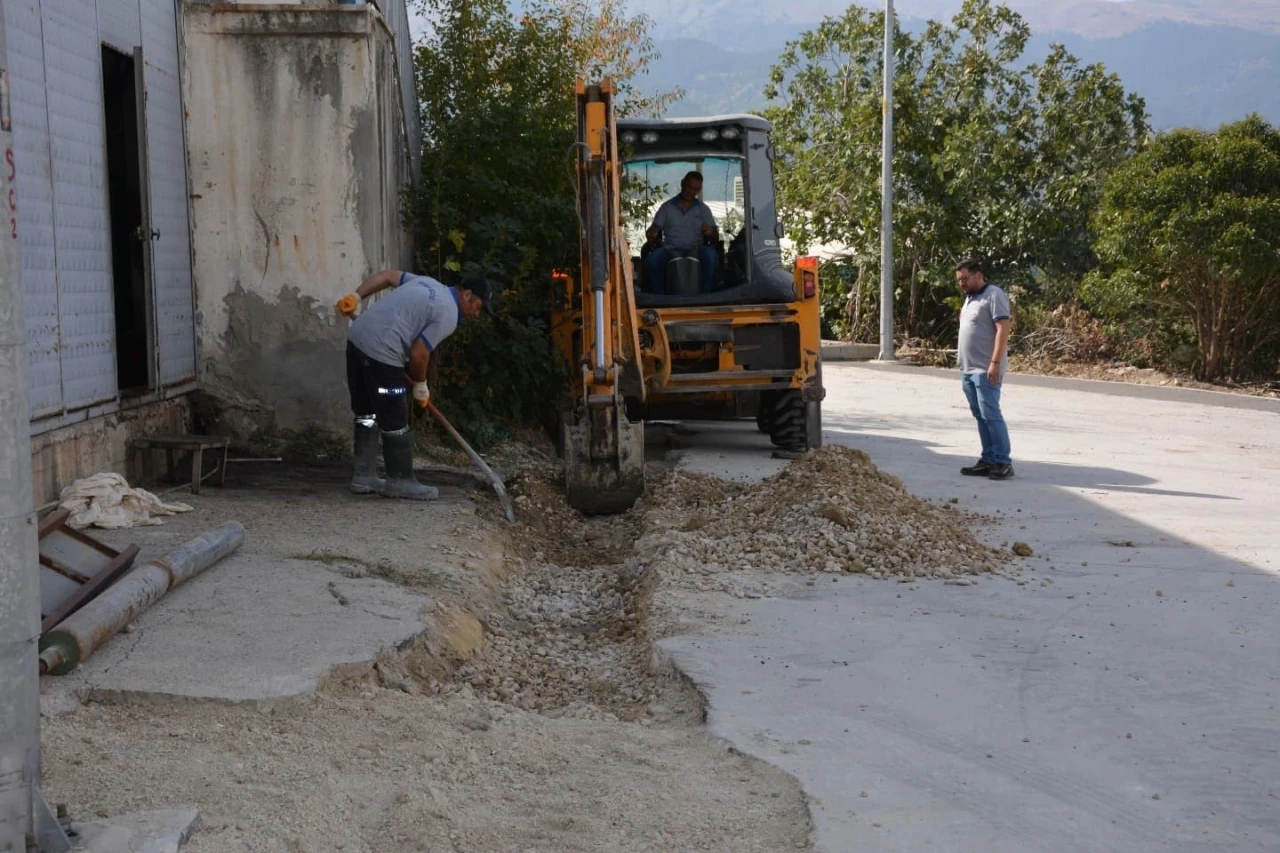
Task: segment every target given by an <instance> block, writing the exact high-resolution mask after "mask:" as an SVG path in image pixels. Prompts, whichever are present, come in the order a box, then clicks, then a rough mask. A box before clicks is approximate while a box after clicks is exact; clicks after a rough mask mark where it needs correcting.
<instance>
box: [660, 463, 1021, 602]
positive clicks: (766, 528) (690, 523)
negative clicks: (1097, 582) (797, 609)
mask: <svg viewBox="0 0 1280 853" xmlns="http://www.w3.org/2000/svg"><path fill="white" fill-rule="evenodd" d="M653 504H654V506H653V509H652V510H651V512H650V518H651V521H652V522H653V526H652V527H651V529H650V531H649V532H648V533H647V534H646V536H645V537H644V539H643V540H642V541H641V543H640V545H639V551H640V552H641V553H642V554H643V555H644V556H645V557H646V558H647V559H650V560H658V561H660V565H661V571H663V572H664V573H665V572H668V571H675V572H681V573H684V574H687V575H693V576H715V575H718V574H721V573H724V572H730V571H748V572H750V571H760V572H779V571H780V572H798V573H833V574H834V573H844V574H865V575H867V576H869V577H873V578H898V579H906V580H912V579H917V578H941V579H945V580H951V581H953V582H957V583H962V582H967V581H966V578H968V577H972V576H977V575H982V574H985V573H989V572H995V571H998V570H999V569H1001V567H1002V566H1003V565H1004V563H1005V562H1006V560H1007V559H1008V555H1007V554H1004V553H1003V552H1000V551H997V550H995V549H992V548H988V547H986V546H985V545H983V544H982V543H981V542H979V541H978V540H977V539H976V538H975V537H974V536H973V534H972V533H971V532H970V531H969V529H968V526H967V520H966V518H965V517H964V515H963V514H962V513H960V512H959V511H957V510H956V509H954V508H952V507H950V506H949V505H944V506H941V507H939V506H934V505H932V504H929V503H926V502H925V501H922V500H920V499H919V498H916V497H914V496H913V495H912V494H911V493H910V492H908V491H907V489H906V487H904V486H903V485H902V482H901V481H899V480H898V479H897V478H895V477H891V476H889V475H887V474H885V473H883V472H882V471H880V470H879V469H877V468H876V467H875V465H873V464H872V462H871V460H870V459H869V458H868V457H867V455H866V454H865V453H862V452H861V451H858V450H853V449H850V448H847V447H839V446H830V447H826V448H823V449H822V450H818V451H814V452H811V453H807V454H805V455H804V456H803V457H801V458H800V459H798V460H796V461H795V462H793V463H791V464H790V465H789V466H787V468H786V469H784V470H783V471H782V472H780V473H779V474H776V475H774V476H772V477H769V478H768V479H766V480H763V481H761V482H759V483H755V484H751V485H741V484H735V483H729V482H725V481H722V480H718V479H715V478H711V477H706V476H701V475H692V474H686V473H676V474H673V475H671V476H670V477H669V478H668V479H667V481H666V482H665V483H664V484H662V485H661V486H660V487H659V489H658V493H657V494H656V495H655V496H654V500H653Z"/></svg>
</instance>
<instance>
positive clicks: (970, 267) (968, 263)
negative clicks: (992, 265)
mask: <svg viewBox="0 0 1280 853" xmlns="http://www.w3.org/2000/svg"><path fill="white" fill-rule="evenodd" d="M956 272H966V273H972V272H976V273H980V274H982V275H986V273H985V272H983V270H982V264H980V263H978V262H977V261H975V260H974V259H973V258H965V259H964V260H963V261H961V262H960V263H958V264H956Z"/></svg>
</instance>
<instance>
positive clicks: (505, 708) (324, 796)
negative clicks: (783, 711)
mask: <svg viewBox="0 0 1280 853" xmlns="http://www.w3.org/2000/svg"><path fill="white" fill-rule="evenodd" d="M494 457H495V459H494V461H495V462H496V464H497V465H498V466H500V467H501V468H502V469H503V470H505V471H506V472H507V475H508V490H509V492H510V494H511V495H512V497H513V499H514V500H515V502H516V507H517V514H518V516H519V519H520V520H519V522H518V523H517V525H516V526H515V527H514V528H510V527H505V526H504V525H503V524H501V523H499V522H498V521H497V520H496V519H497V517H498V510H497V507H496V504H494V505H492V506H491V505H489V504H488V503H485V500H486V499H485V498H482V497H479V496H477V498H476V499H477V500H478V501H480V502H481V509H480V513H479V514H480V517H481V518H482V519H484V521H482V525H483V526H484V527H485V528H488V529H489V530H490V531H491V532H492V533H491V535H490V534H486V535H488V536H489V539H490V541H492V542H494V543H496V544H495V545H494V546H493V547H496V548H499V549H500V551H501V553H499V554H494V555H488V554H485V555H480V554H477V553H474V552H467V553H468V555H469V556H468V560H470V561H471V563H468V564H470V565H474V566H475V567H476V568H477V569H478V567H479V566H480V565H481V564H487V563H490V562H493V561H494V559H500V561H501V563H502V568H501V569H497V568H494V569H493V570H487V571H485V572H484V573H483V575H484V576H483V577H479V576H477V577H473V578H471V580H470V581H468V582H467V583H460V582H459V581H458V580H457V578H452V579H451V578H449V577H447V576H444V575H441V572H440V566H441V561H440V559H439V557H438V556H436V557H433V559H435V563H434V564H433V565H434V566H435V569H434V570H433V571H432V572H426V573H424V572H422V571H421V570H420V567H417V566H415V565H412V564H410V563H409V562H406V561H410V560H411V559H412V558H410V557H408V556H407V555H405V554H397V555H396V556H397V557H398V559H397V560H396V561H395V563H394V565H393V564H391V563H385V564H384V563H380V564H379V573H380V574H382V575H383V576H384V577H387V578H389V579H392V580H398V581H400V582H404V583H412V584H413V585H414V586H415V587H418V588H423V589H426V590H427V591H428V592H431V593H432V594H433V595H434V596H435V597H436V599H437V601H439V602H440V603H441V605H442V606H441V608H440V610H439V613H440V614H442V615H441V616H439V617H438V618H437V620H436V622H435V625H434V628H435V631H434V633H433V635H430V636H424V638H423V639H422V640H421V641H420V642H418V643H415V644H412V645H410V646H409V647H408V648H405V649H401V650H395V651H388V652H386V653H384V654H382V655H381V656H380V658H379V660H378V661H377V665H376V667H374V668H373V669H371V670H370V671H369V672H368V673H366V674H364V675H360V676H352V677H351V678H349V679H348V680H345V681H344V680H339V679H336V678H335V679H332V680H331V681H330V683H329V684H327V685H326V686H325V687H324V688H323V689H322V690H321V691H320V692H319V694H318V695H317V696H316V697H315V699H314V701H312V702H310V703H305V704H302V705H294V706H280V707H276V708H275V709H274V710H273V711H272V712H271V713H270V714H261V713H259V712H257V711H255V710H252V709H249V708H242V707H234V706H223V705H211V704H172V705H168V704H161V705H151V706H119V707H114V706H97V705H94V706H89V707H87V708H84V709H81V710H80V711H78V712H76V713H74V714H70V715H66V716H61V717H55V718H52V719H49V720H47V721H46V723H45V730H44V749H45V762H46V774H47V775H46V785H47V788H48V789H49V792H50V793H51V794H52V796H53V797H54V798H55V799H56V800H57V801H60V802H67V803H68V804H70V806H71V809H72V812H73V814H75V815H83V816H85V817H94V816H98V815H100V814H107V815H109V814H117V813H122V812H126V811H134V810H140V809H150V808H161V807H170V806H180V805H194V806H196V807H198V808H199V809H200V810H201V812H202V814H203V817H204V823H205V827H204V829H203V830H202V831H201V832H200V833H199V834H198V835H197V836H196V837H195V839H194V840H193V841H192V842H191V844H190V846H189V848H188V849H190V850H192V851H196V852H197V853H205V851H207V853H212V851H239V850H246V851H295V852H296V851H330V850H341V851H376V853H397V851H427V850H430V851H436V850H452V851H495V853H497V851H502V853H506V851H522V852H525V851H577V850H583V851H587V850H592V851H598V850H609V851H650V850H652V851H684V850H722V851H735V853H736V851H744V852H746V853H749V851H761V853H776V851H781V850H790V849H805V848H807V847H808V844H809V841H808V838H809V816H808V811H807V807H806V803H805V801H804V797H803V795H802V793H801V792H800V790H799V788H798V786H797V785H796V783H795V782H794V780H792V779H791V778H790V777H789V776H787V775H786V774H784V773H782V772H781V771H779V770H777V769H775V768H773V767H771V766H769V765H766V764H763V763H761V762H758V761H755V760H752V759H748V758H745V757H743V756H742V755H740V754H738V753H737V752H736V751H733V750H729V749H727V748H726V746H725V745H724V744H722V743H718V742H715V741H712V740H710V739H708V738H707V737H706V736H705V735H704V734H703V732H702V729H701V727H700V726H701V722H702V719H703V708H702V701H701V697H700V696H699V695H698V694H697V692H696V691H695V690H694V689H693V688H692V687H691V686H690V685H689V684H688V683H687V682H686V681H685V680H684V679H683V678H682V677H681V676H679V675H677V674H675V673H674V672H673V671H672V670H671V669H670V667H669V666H668V665H666V664H665V663H664V659H663V658H662V657H661V656H656V655H655V652H654V645H653V641H654V639H655V638H656V635H657V634H658V633H659V632H661V631H666V630H671V629H672V626H674V624H675V622H674V621H673V619H672V618H669V614H670V613H671V612H674V606H675V604H676V602H677V601H678V593H679V591H680V590H681V589H685V590H688V591H689V592H690V593H697V594H699V595H702V594H706V592H708V591H715V592H729V593H731V594H735V595H751V594H756V593H753V592H752V589H753V588H754V586H753V584H755V583H756V582H755V580H753V578H754V577H757V576H763V575H764V574H765V573H772V572H778V571H783V572H790V573H794V574H797V575H799V576H801V577H803V576H806V575H808V576H812V575H816V574H820V573H821V574H832V575H835V576H840V575H844V574H850V573H857V574H862V575H866V576H868V577H872V578H883V579H895V580H899V581H903V582H911V583H914V582H916V581H922V580H926V579H940V580H942V581H944V582H947V583H965V584H967V583H970V582H976V578H978V577H980V576H983V575H991V574H993V573H998V574H1005V575H1012V576H1014V577H1017V576H1018V574H1019V571H1018V569H1016V568H1011V567H1010V565H1009V560H1010V559H1012V558H1011V555H1009V554H1008V553H1007V552H1005V551H997V550H993V549H991V548H988V547H985V546H983V545H982V544H980V543H979V542H978V541H977V539H976V538H974V536H973V534H972V533H971V532H970V530H969V527H968V525H969V524H971V523H973V522H975V521H980V519H975V518H972V517H969V516H966V515H965V514H963V513H961V512H959V511H958V510H956V509H955V508H954V507H951V506H948V505H941V506H935V505H931V504H928V503H926V502H922V501H919V500H917V499H916V498H914V497H912V496H911V495H910V494H909V493H908V492H907V491H906V490H905V489H904V488H903V486H902V484H901V483H900V482H898V481H897V480H896V479H894V478H892V477H888V476H886V475H884V474H882V473H881V472H879V471H878V470H876V468H875V466H874V465H872V464H871V462H870V460H869V459H867V458H866V456H865V455H863V454H861V453H858V452H857V451H852V450H848V449H845V448H834V447H833V448H829V449H826V450H823V451H818V452H816V453H811V454H807V455H806V456H805V457H803V458H801V459H800V460H798V461H796V462H794V463H792V464H791V465H790V466H789V467H788V468H787V469H785V470H784V471H783V472H782V473H780V474H779V475H777V476H775V477H773V478H770V479H769V480H766V481H764V482H763V483H760V484H757V485H744V484H740V483H729V482H726V481H722V480H716V479H714V478H710V477H705V476H697V475H688V474H682V473H679V472H670V471H666V472H657V471H655V472H654V473H653V475H652V478H651V484H650V491H649V494H648V495H647V496H646V497H645V499H644V500H642V501H641V502H640V503H639V504H638V505H637V507H636V508H635V509H633V510H632V511H631V512H629V513H626V514H624V515H622V516H618V517H614V518H605V519H586V518H583V517H581V516H579V515H578V514H577V513H575V512H573V511H572V510H570V509H569V508H568V506H567V505H566V504H565V501H564V497H563V491H562V488H561V485H560V482H561V474H560V472H559V468H558V463H557V460H555V458H554V456H553V455H551V454H550V453H548V452H547V449H546V448H545V447H538V446H536V445H535V446H529V445H525V446H521V447H516V448H511V447H508V448H506V449H503V450H501V451H499V452H498V453H495V454H494ZM313 499H314V500H315V501H317V502H319V503H320V504H321V505H320V506H315V505H311V504H308V505H307V506H305V507H300V506H297V505H293V506H291V507H289V509H288V512H290V513H312V514H315V515H316V517H317V518H318V519H319V518H323V517H326V516H327V515H331V514H332V512H333V508H332V507H326V506H324V505H323V502H324V498H323V493H319V494H317V495H314V496H313ZM423 519H425V520H426V523H430V519H431V516H430V515H429V514H427V515H418V516H415V523H424V522H423ZM441 523H442V524H445V525H448V524H450V523H451V522H449V521H447V520H442V521H441ZM293 529H297V525H293ZM355 531H356V528H355V527H351V528H349V529H348V530H347V531H346V532H345V533H344V538H346V539H351V537H352V536H354V535H358V534H357V533H356V532H355ZM468 541H469V542H472V541H474V542H479V541H480V540H479V539H473V540H468ZM358 546H359V543H358V542H355V541H351V542H348V544H347V547H348V548H354V549H356V550H359V548H358ZM290 547H296V546H290ZM442 547H443V546H442ZM474 547H480V545H478V544H477V545H475V546H474ZM486 585H487V586H486ZM433 587H434V588H433ZM659 587H662V589H663V599H662V600H663V601H664V602H669V603H670V604H671V607H668V604H667V603H664V604H662V605H661V607H659V605H656V604H655V603H654V602H655V591H656V590H658V588H659ZM484 589H489V590H490V592H489V593H485V592H484ZM464 592H465V595H464V594H463V593H464ZM672 596H675V597H672ZM658 610H663V611H664V612H662V613H659V612H656V611H658Z"/></svg>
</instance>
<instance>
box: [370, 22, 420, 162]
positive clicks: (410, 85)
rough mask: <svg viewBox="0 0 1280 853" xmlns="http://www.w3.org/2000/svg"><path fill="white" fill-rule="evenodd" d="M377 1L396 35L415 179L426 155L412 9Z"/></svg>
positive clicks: (397, 56) (397, 59) (402, 98)
mask: <svg viewBox="0 0 1280 853" xmlns="http://www.w3.org/2000/svg"><path fill="white" fill-rule="evenodd" d="M377 3H378V8H379V9H380V10H381V11H382V16H383V17H384V18H385V19H386V21H387V26H388V27H389V28H390V29H391V32H392V34H394V35H395V42H396V65H397V73H398V75H399V78H400V99H401V100H400V103H401V107H402V108H403V109H404V125H405V132H406V133H407V135H408V137H409V140H408V141H409V159H410V163H411V168H412V172H413V179H414V180H415V181H417V180H418V177H419V168H420V163H421V159H422V130H421V120H420V117H419V115H418V84H417V81H416V79H415V76H414V72H413V36H412V34H411V33H410V32H409V11H408V8H407V4H406V2H405V0H377Z"/></svg>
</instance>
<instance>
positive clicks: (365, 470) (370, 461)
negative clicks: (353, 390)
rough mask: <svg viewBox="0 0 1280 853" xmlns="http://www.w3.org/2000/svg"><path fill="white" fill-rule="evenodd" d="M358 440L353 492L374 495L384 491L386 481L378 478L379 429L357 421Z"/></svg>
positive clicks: (354, 452) (355, 451)
mask: <svg viewBox="0 0 1280 853" xmlns="http://www.w3.org/2000/svg"><path fill="white" fill-rule="evenodd" d="M355 431H356V438H355V445H354V449H353V451H352V455H353V456H354V457H355V471H354V473H353V474H352V477H351V491H352V492H354V493H355V494H357V495H373V494H377V493H379V492H381V491H382V489H383V487H384V486H386V484H387V483H386V481H385V480H383V479H382V478H381V477H379V476H378V427H377V425H376V423H372V424H364V423H361V422H360V421H356V425H355Z"/></svg>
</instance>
